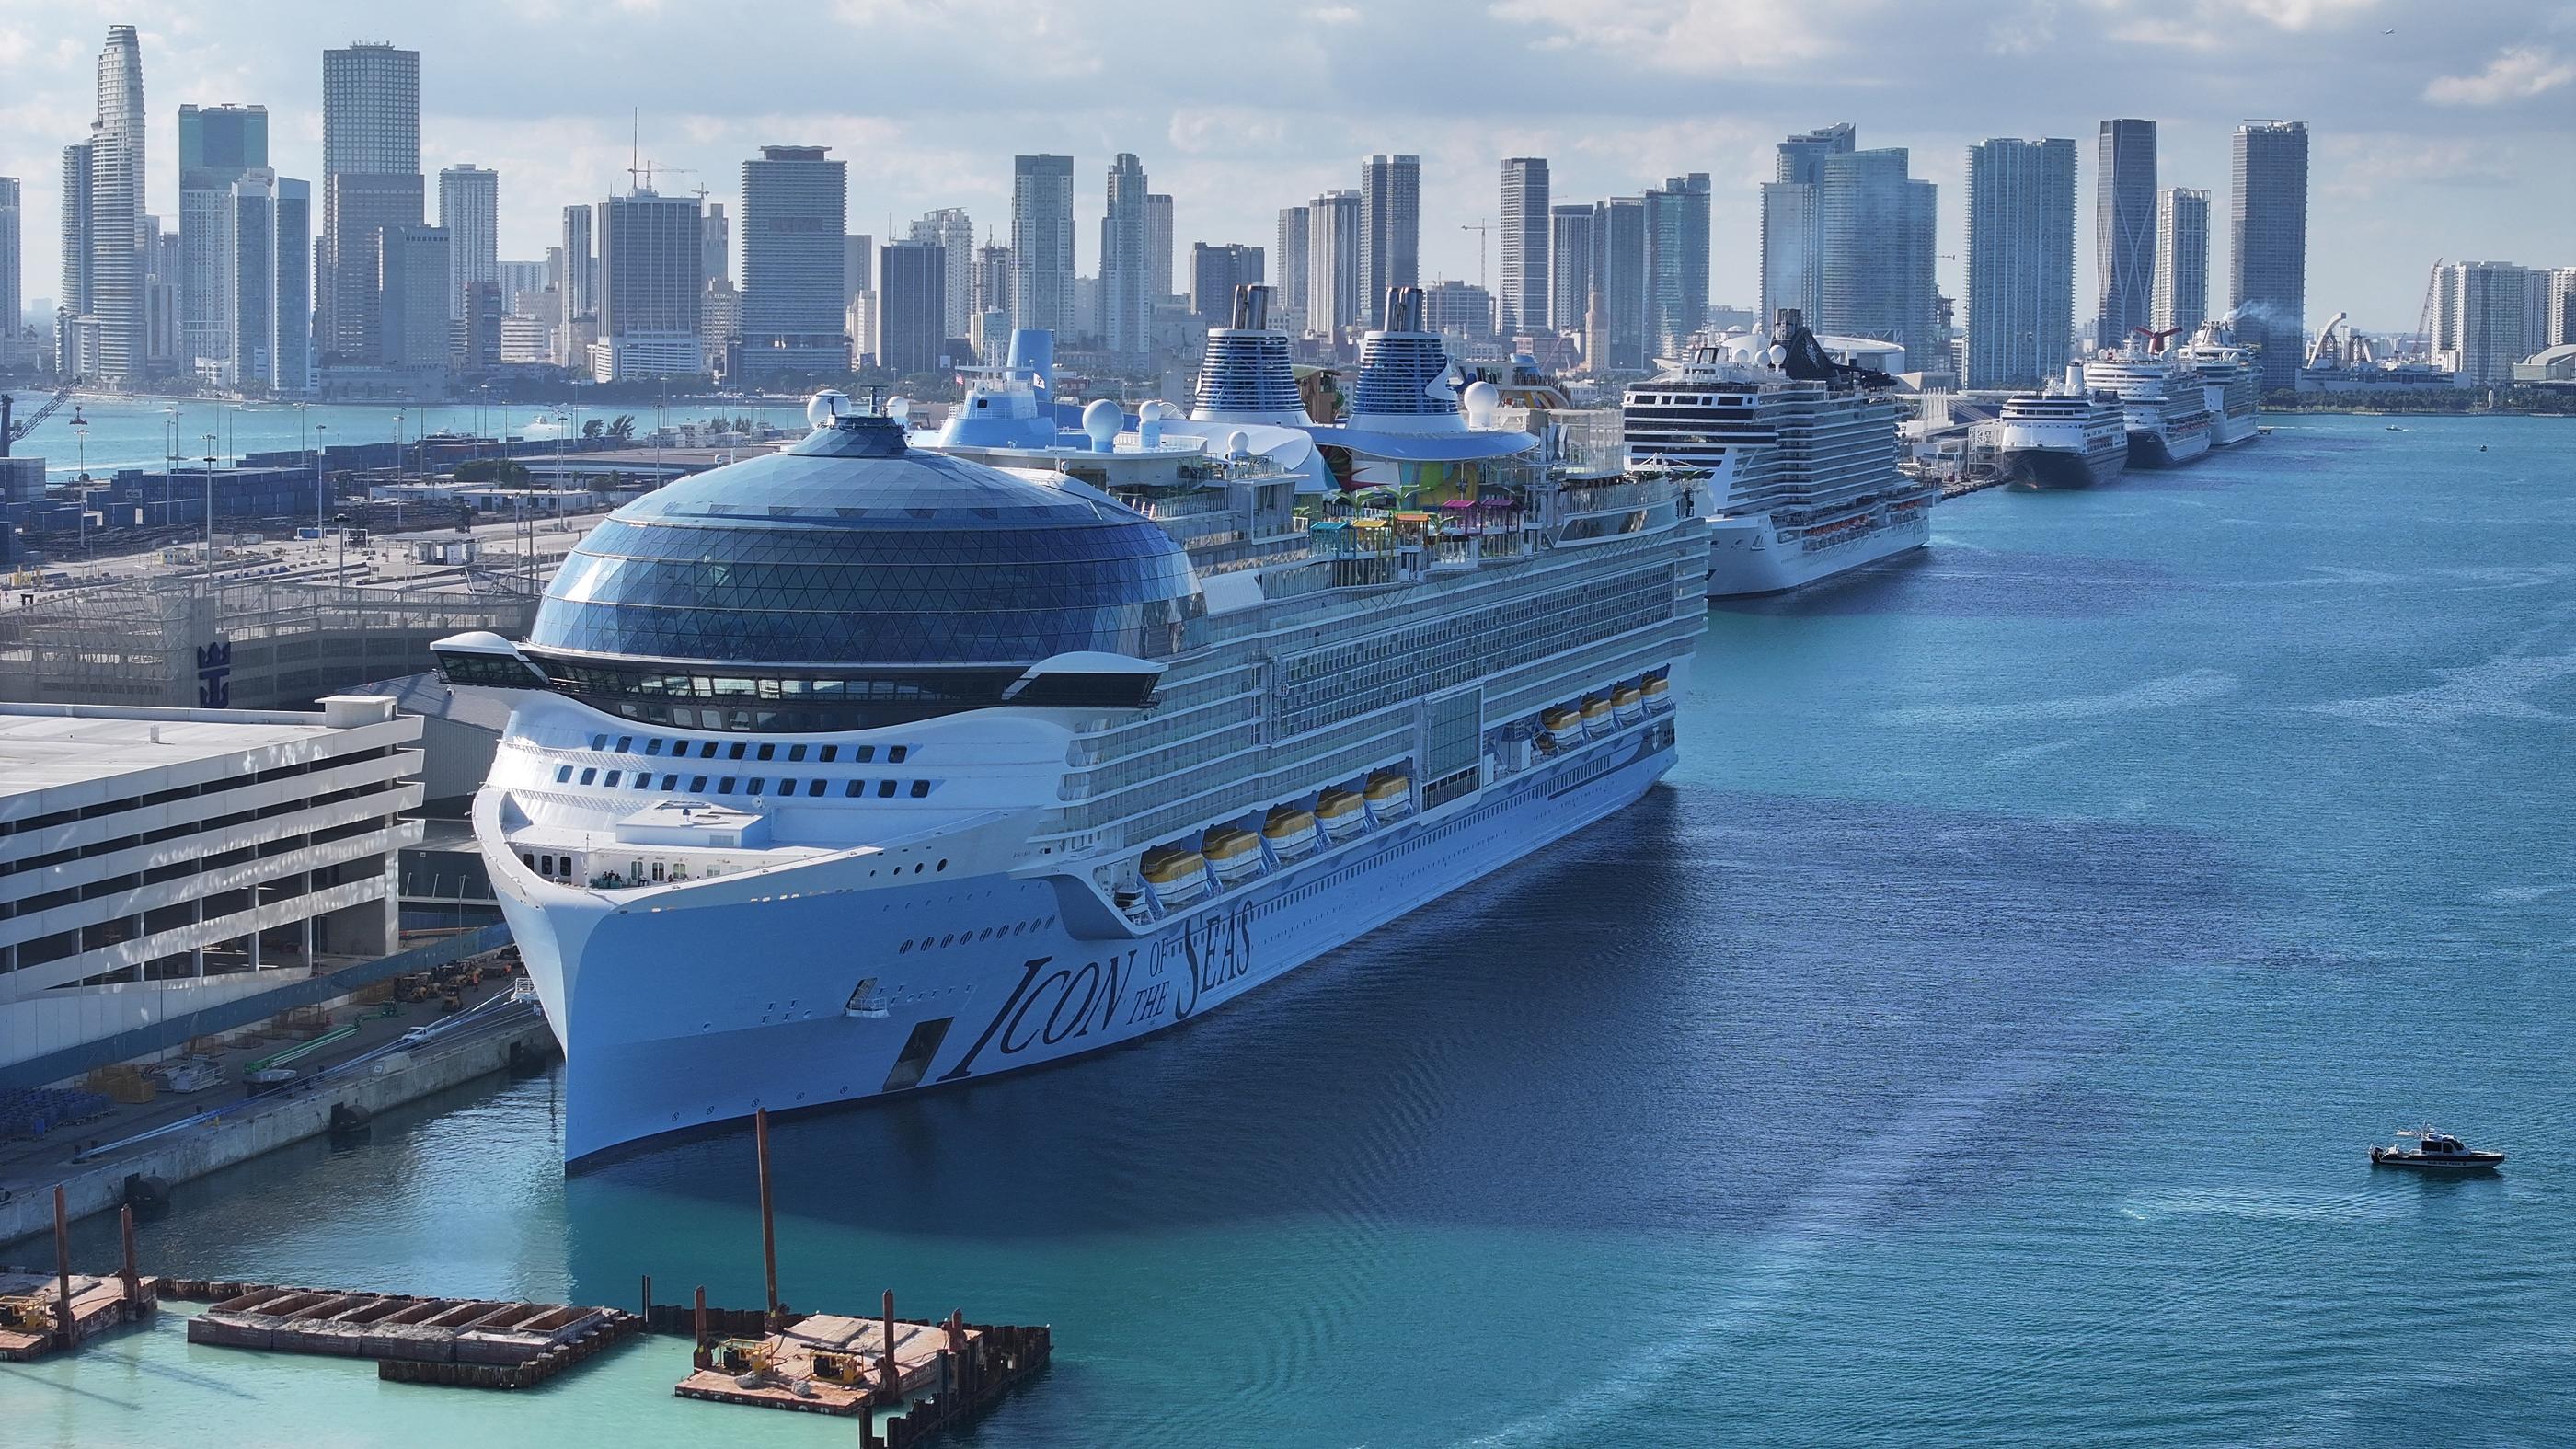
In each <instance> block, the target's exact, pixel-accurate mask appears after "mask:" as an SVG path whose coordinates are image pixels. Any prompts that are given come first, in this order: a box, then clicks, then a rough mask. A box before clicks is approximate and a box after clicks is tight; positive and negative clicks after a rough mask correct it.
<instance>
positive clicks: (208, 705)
mask: <svg viewBox="0 0 2576 1449" xmlns="http://www.w3.org/2000/svg"><path fill="white" fill-rule="evenodd" d="M232 674H233V646H232V645H230V644H228V643H226V642H225V641H223V640H221V639H218V640H216V641H215V642H214V643H212V644H200V645H198V646H197V707H198V708H199V709H229V708H230V707H231V706H232V702H233V686H232Z"/></svg>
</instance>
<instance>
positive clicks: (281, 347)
mask: <svg viewBox="0 0 2576 1449" xmlns="http://www.w3.org/2000/svg"><path fill="white" fill-rule="evenodd" d="M230 200H231V205H230V206H229V207H228V208H227V214H226V215H225V216H224V217H223V218H222V220H223V221H224V222H225V223H226V224H227V225H228V229H229V231H230V236H229V237H228V238H227V240H226V241H225V243H224V245H223V246H222V248H221V249H220V250H221V252H222V255H223V258H224V261H225V263H226V265H227V267H228V268H229V271H230V275H229V276H227V277H226V278H225V288H226V290H227V291H229V292H230V293H231V297H232V300H231V301H230V303H228V304H227V305H226V306H225V308H224V309H223V310H224V314H225V316H226V318H227V320H228V323H229V332H230V342H231V345H232V352H231V353H230V355H229V356H228V357H227V358H226V359H225V362H226V363H227V365H228V370H229V371H230V373H231V375H232V380H233V385H234V386H235V387H238V388H241V389H243V390H245V391H250V392H265V393H268V394H270V395H272V396H278V395H289V396H291V395H294V394H298V393H303V392H306V391H308V390H310V389H311V387H312V386H313V188H312V186H311V185H310V184H308V183H306V182H302V181H297V180H293V179H292V178H288V177H282V176H279V175H278V174H277V173H276V172H275V171H273V170H271V169H269V168H268V167H265V166H260V167H254V168H252V169H251V170H249V171H245V172H243V173H242V174H241V175H240V176H237V177H235V178H233V184H232V190H231V196H230ZM182 235H183V237H184V235H185V234H184V233H182Z"/></svg>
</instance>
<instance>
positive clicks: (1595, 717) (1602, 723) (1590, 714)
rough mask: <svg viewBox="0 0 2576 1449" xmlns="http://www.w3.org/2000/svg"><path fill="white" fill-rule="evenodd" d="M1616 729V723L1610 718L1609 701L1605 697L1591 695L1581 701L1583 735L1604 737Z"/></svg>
mask: <svg viewBox="0 0 2576 1449" xmlns="http://www.w3.org/2000/svg"><path fill="white" fill-rule="evenodd" d="M1616 728H1618V722H1617V721H1616V720H1615V719H1614V718H1612V716H1611V713H1610V701H1609V699H1608V698H1607V697H1606V696H1602V695H1592V696H1589V697H1587V698H1586V699H1585V700H1584V701H1583V732H1584V733H1585V734H1587V735H1606V734H1608V733H1610V731H1612V730H1614V729H1616Z"/></svg>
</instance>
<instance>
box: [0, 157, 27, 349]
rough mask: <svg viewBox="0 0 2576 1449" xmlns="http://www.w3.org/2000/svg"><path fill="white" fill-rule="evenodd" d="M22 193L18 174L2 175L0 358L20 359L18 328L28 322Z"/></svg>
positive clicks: (0, 181) (0, 213) (0, 188)
mask: <svg viewBox="0 0 2576 1449" xmlns="http://www.w3.org/2000/svg"><path fill="white" fill-rule="evenodd" d="M20 195H21V192H20V188H19V186H18V178H17V177H15V176H0V362H15V361H17V360H18V331H19V329H20V328H22V327H24V326H26V325H27V293H26V278H25V276H24V275H23V269H24V267H25V266H26V253H25V252H24V251H22V250H21V247H22V246H23V245H24V242H23V240H22V239H21V236H20V231H19V229H20V226H21V224H22V218H21V216H20V211H21V209H22V207H23V206H24V203H23V202H22V201H21V200H20Z"/></svg>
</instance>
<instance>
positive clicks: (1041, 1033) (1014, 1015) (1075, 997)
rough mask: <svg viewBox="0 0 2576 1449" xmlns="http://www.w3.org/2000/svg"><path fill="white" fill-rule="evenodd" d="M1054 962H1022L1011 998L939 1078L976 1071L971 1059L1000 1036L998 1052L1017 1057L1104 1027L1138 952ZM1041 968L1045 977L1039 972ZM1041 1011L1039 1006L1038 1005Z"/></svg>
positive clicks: (1110, 1020)
mask: <svg viewBox="0 0 2576 1449" xmlns="http://www.w3.org/2000/svg"><path fill="white" fill-rule="evenodd" d="M1054 960H1055V958H1054V957H1052V956H1040V957H1038V958H1036V959H1035V960H1032V961H1028V962H1025V963H1023V964H1022V966H1021V968H1020V979H1019V983H1018V984H1017V985H1015V986H1013V987H1012V988H1011V995H1010V998H1009V999H1008V1000H1006V1001H1004V1002H1003V1003H1002V1009H1001V1010H999V1011H996V1012H994V1013H993V1019H992V1020H991V1021H989V1022H987V1023H985V1025H984V1034H983V1035H981V1036H979V1037H977V1038H975V1045H974V1046H972V1047H970V1048H968V1049H967V1052H966V1055H965V1056H964V1057H963V1058H961V1059H959V1061H958V1063H957V1065H955V1066H953V1067H951V1068H949V1069H948V1070H947V1071H946V1072H943V1073H941V1074H940V1078H939V1079H940V1080H941V1081H943V1082H951V1081H955V1080H957V1079H958V1078H960V1077H963V1076H966V1075H967V1074H968V1073H970V1072H972V1071H973V1070H974V1069H975V1059H976V1058H977V1057H979V1056H981V1055H983V1053H984V1048H986V1047H988V1046H993V1045H995V1044H996V1043H995V1038H997V1037H998V1038H999V1039H1000V1041H999V1046H1000V1048H1001V1052H1002V1055H1004V1056H1017V1055H1018V1054H1020V1053H1021V1052H1024V1051H1026V1050H1028V1049H1029V1048H1030V1047H1032V1046H1035V1045H1037V1044H1038V1043H1040V1042H1044V1043H1045V1044H1046V1045H1048V1046H1055V1045H1057V1044H1058V1043H1061V1042H1065V1041H1070V1040H1072V1039H1073V1038H1076V1037H1084V1036H1089V1035H1090V1034H1091V1033H1092V1031H1093V1029H1094V1028H1100V1029H1103V1030H1105V1029H1107V1028H1108V1027H1110V1026H1111V1025H1113V1024H1114V1023H1115V1022H1116V1021H1117V1017H1118V999H1119V997H1120V996H1121V995H1122V994H1124V992H1125V989H1126V981H1127V977H1128V969H1129V968H1130V967H1131V966H1133V965H1134V964H1135V960H1136V953H1135V952H1133V951H1130V952H1128V953H1126V955H1124V956H1111V957H1109V958H1108V959H1107V960H1105V961H1086V962H1084V963H1083V964H1082V965H1081V966H1079V967H1058V968H1057V969H1056V970H1054V971H1052V972H1048V971H1047V969H1046V968H1047V967H1048V965H1049V964H1051V963H1052V962H1053V961H1054ZM1041 972H1045V973H1046V974H1045V975H1044V976H1041V975H1040V974H1039V973H1041ZM1042 1003H1043V1004H1044V1005H1045V1006H1046V1008H1047V1009H1046V1010H1045V1011H1044V1012H1040V1011H1038V1010H1037V1008H1038V1007H1039V1005H1040V1004H1042Z"/></svg>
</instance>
